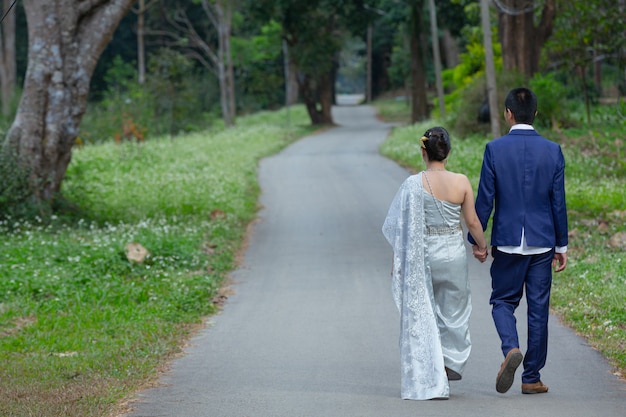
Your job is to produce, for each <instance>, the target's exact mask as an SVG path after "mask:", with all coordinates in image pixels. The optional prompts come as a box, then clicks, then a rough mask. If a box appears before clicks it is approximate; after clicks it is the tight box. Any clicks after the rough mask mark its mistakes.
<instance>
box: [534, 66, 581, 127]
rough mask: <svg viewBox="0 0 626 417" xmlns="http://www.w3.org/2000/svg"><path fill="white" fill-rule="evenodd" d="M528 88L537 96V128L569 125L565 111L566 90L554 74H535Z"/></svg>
mask: <svg viewBox="0 0 626 417" xmlns="http://www.w3.org/2000/svg"><path fill="white" fill-rule="evenodd" d="M529 87H530V89H531V90H533V91H534V92H535V94H536V95H537V101H538V104H537V117H536V119H535V124H536V125H537V126H542V127H552V128H556V127H558V126H562V125H568V126H569V125H570V124H571V123H569V122H568V118H567V113H566V111H565V110H566V106H565V105H566V102H565V100H566V97H567V89H566V88H565V86H564V85H563V84H561V83H560V82H559V81H557V79H556V77H555V75H554V73H548V74H535V75H534V76H533V77H532V78H531V79H530V82H529Z"/></svg>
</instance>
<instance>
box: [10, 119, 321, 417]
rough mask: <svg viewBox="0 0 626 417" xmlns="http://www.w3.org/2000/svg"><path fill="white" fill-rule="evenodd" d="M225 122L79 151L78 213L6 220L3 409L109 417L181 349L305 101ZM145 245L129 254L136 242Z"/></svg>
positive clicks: (226, 267) (298, 126)
mask: <svg viewBox="0 0 626 417" xmlns="http://www.w3.org/2000/svg"><path fill="white" fill-rule="evenodd" d="M289 117H290V126H287V124H286V114H285V112H284V111H281V112H276V113H269V112H268V113H261V114H256V115H254V116H250V117H248V118H241V119H240V120H239V124H238V126H237V127H235V128H233V129H228V130H223V131H220V132H216V133H206V134H193V135H189V136H182V137H177V138H175V139H173V140H170V139H169V138H166V139H159V140H152V141H148V142H146V143H144V144H141V145H137V144H130V143H127V144H124V145H116V144H113V143H108V144H101V145H93V146H86V147H84V148H82V149H76V150H75V152H74V153H73V159H72V163H71V165H70V167H69V169H68V172H67V178H66V180H65V182H64V188H63V192H64V195H65V197H66V198H68V199H69V200H70V201H73V202H74V206H73V207H71V209H72V210H73V213H74V214H73V216H69V217H56V218H52V220H51V222H45V223H44V222H43V221H37V220H35V221H31V222H26V221H11V220H10V219H9V220H7V221H3V222H0V235H1V236H2V239H1V240H0V276H2V279H1V280H0V398H1V400H0V415H2V416H19V417H22V416H38V417H46V416H66V417H71V416H82V417H86V416H103V415H110V414H111V413H112V412H113V411H114V410H115V408H116V407H117V406H118V404H119V403H120V400H122V399H123V398H124V397H125V396H126V395H127V394H128V393H129V392H131V391H132V390H133V389H136V388H137V387H138V386H140V385H141V384H144V383H145V382H146V381H147V380H149V379H150V378H152V377H153V376H154V375H155V374H156V372H157V370H158V369H159V367H160V366H162V365H163V363H164V362H165V361H166V360H167V358H169V357H171V355H173V354H175V353H176V352H178V350H179V347H180V346H181V342H182V341H183V340H184V338H185V337H187V336H188V335H189V333H190V331H192V329H193V328H194V326H197V325H198V324H199V323H200V322H201V320H202V318H203V317H205V316H206V315H209V314H211V313H213V312H215V311H216V309H217V308H218V306H219V302H220V299H219V297H216V296H217V295H218V292H219V289H220V287H221V286H222V285H223V281H224V279H225V277H226V275H227V273H228V272H229V271H231V270H232V269H233V267H234V266H235V265H236V263H235V262H236V261H235V259H236V254H237V251H238V250H239V248H240V245H241V243H242V241H243V236H244V234H245V229H246V227H247V225H248V224H249V222H250V220H251V219H253V218H254V216H255V214H256V210H257V198H258V194H259V189H258V185H257V179H256V171H257V163H258V161H259V159H260V158H262V157H264V156H267V155H271V154H273V153H275V152H276V151H278V150H280V149H282V148H283V147H284V146H286V145H287V144H289V143H291V142H292V141H294V140H295V139H297V138H299V137H301V136H303V135H304V134H306V133H308V132H310V127H305V125H307V123H308V120H307V117H306V112H305V110H304V108H302V107H292V108H291V109H290V115H289ZM131 242H135V243H139V244H141V245H142V246H143V247H145V248H146V249H147V250H148V251H149V255H148V256H147V257H146V258H145V260H144V261H143V262H142V263H135V262H131V261H129V260H128V258H127V256H126V249H125V247H126V245H127V244H128V243H131Z"/></svg>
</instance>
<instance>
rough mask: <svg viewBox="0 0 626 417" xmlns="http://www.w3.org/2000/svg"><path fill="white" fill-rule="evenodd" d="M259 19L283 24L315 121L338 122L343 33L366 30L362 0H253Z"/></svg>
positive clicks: (251, 7)
mask: <svg viewBox="0 0 626 417" xmlns="http://www.w3.org/2000/svg"><path fill="white" fill-rule="evenodd" d="M246 8H247V9H249V10H251V12H252V14H253V16H255V18H256V20H258V21H260V22H269V21H270V20H275V21H277V22H279V24H280V25H281V28H282V37H283V39H284V40H285V42H286V43H287V45H288V48H289V54H290V58H291V59H292V60H293V62H294V65H295V66H296V68H297V71H298V79H297V81H298V87H299V92H300V97H301V98H302V100H303V102H304V104H305V106H306V108H307V111H308V114H309V117H310V119H311V123H312V124H315V125H322V124H332V123H333V118H332V113H331V107H332V104H333V100H334V81H335V76H336V71H337V63H338V57H339V51H340V50H341V47H342V40H343V36H342V34H343V33H346V32H349V31H350V29H351V30H353V31H354V32H355V33H365V28H366V27H367V23H368V21H369V19H371V16H370V14H368V13H367V12H366V10H365V8H364V4H363V2H362V1H360V0H342V1H334V0H310V1H301V0H248V1H247V2H246Z"/></svg>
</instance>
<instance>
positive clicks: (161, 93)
mask: <svg viewBox="0 0 626 417" xmlns="http://www.w3.org/2000/svg"><path fill="white" fill-rule="evenodd" d="M193 68H194V66H193V62H192V61H191V59H190V58H187V57H186V56H184V55H183V54H181V53H180V52H177V51H175V50H172V49H166V48H163V49H160V50H159V51H158V52H157V53H156V54H153V55H151V57H150V59H149V61H148V77H147V79H146V83H147V86H148V88H149V90H150V92H151V94H153V97H154V99H155V100H156V103H155V104H156V109H155V114H154V116H155V118H156V119H157V120H159V119H160V120H166V121H167V123H168V124H169V126H168V132H169V134H170V135H171V136H174V135H177V134H178V133H179V132H187V131H190V130H195V129H193V128H191V126H190V125H189V123H188V120H190V119H191V120H198V119H199V118H200V116H201V115H202V102H201V97H200V96H199V95H198V94H197V93H196V91H197V90H196V89H197V88H198V85H196V83H197V82H198V78H197V77H194V70H193ZM190 75H191V76H190ZM202 127H205V126H202Z"/></svg>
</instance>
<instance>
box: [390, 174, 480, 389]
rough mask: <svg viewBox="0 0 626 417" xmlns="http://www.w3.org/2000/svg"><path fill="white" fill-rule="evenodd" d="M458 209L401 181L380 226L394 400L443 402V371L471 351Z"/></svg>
mask: <svg viewBox="0 0 626 417" xmlns="http://www.w3.org/2000/svg"><path fill="white" fill-rule="evenodd" d="M460 215H461V206H460V205H458V204H452V203H448V202H445V201H440V200H436V199H435V198H433V196H431V195H430V194H429V193H427V192H426V191H425V190H424V187H423V186H422V173H419V174H417V175H413V176H411V177H409V178H407V179H406V180H405V182H404V183H403V184H402V186H401V187H400V189H399V190H398V192H397V194H396V196H395V198H394V200H393V202H392V204H391V207H390V208H389V212H388V214H387V217H386V219H385V223H384V225H383V234H384V235H385V237H386V239H387V241H388V242H389V243H390V244H391V246H392V248H393V253H394V268H393V278H392V293H393V298H394V301H395V303H396V305H397V307H398V310H399V311H400V316H401V320H400V322H401V324H400V358H401V367H402V369H401V397H402V398H403V399H411V400H428V399H435V398H448V397H449V395H450V389H449V385H448V380H447V376H446V372H445V367H446V366H447V367H448V368H450V369H452V370H454V371H456V372H458V373H459V374H462V372H463V369H464V367H465V363H466V361H467V359H468V357H469V354H470V350H471V343H470V336H469V316H470V313H471V302H470V288H469V281H468V278H467V257H466V252H465V246H464V241H463V232H462V229H461V227H460Z"/></svg>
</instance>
